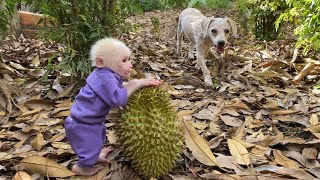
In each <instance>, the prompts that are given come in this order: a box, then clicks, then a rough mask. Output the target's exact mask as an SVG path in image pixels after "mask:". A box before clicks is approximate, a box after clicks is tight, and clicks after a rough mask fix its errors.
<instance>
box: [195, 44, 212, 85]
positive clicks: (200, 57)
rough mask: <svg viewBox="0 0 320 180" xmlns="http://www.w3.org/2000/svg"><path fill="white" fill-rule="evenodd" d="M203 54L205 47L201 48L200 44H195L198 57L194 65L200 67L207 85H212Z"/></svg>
mask: <svg viewBox="0 0 320 180" xmlns="http://www.w3.org/2000/svg"><path fill="white" fill-rule="evenodd" d="M204 55H205V48H202V47H201V45H197V58H198V63H197V65H196V67H198V68H200V69H201V71H202V74H203V77H204V82H205V83H206V84H207V85H209V86H212V85H213V83H212V78H211V75H210V71H209V70H208V68H207V66H206V61H205V59H204Z"/></svg>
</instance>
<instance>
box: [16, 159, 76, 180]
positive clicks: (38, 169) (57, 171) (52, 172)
mask: <svg viewBox="0 0 320 180" xmlns="http://www.w3.org/2000/svg"><path fill="white" fill-rule="evenodd" d="M20 164H21V166H22V167H23V168H24V169H25V170H27V171H30V172H33V173H38V174H41V175H43V176H49V177H61V178H63V177H69V176H74V175H75V174H74V173H73V172H72V171H70V170H69V169H67V168H66V167H64V166H62V165H60V164H58V163H56V162H55V161H53V160H51V159H47V158H44V157H40V156H29V157H27V158H24V159H22V160H21V161H20Z"/></svg>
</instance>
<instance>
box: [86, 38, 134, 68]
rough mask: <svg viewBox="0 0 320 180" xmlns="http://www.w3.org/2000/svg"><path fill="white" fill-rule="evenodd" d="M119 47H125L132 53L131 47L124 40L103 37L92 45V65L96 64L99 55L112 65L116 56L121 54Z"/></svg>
mask: <svg viewBox="0 0 320 180" xmlns="http://www.w3.org/2000/svg"><path fill="white" fill-rule="evenodd" d="M119 49H125V50H126V51H128V52H129V53H130V49H129V48H128V46H126V45H125V43H123V42H122V41H120V40H118V39H114V38H109V37H106V38H103V39H100V40H98V41H97V42H96V43H95V44H94V45H92V47H91V50H90V60H91V65H92V66H96V59H97V57H101V58H102V59H103V60H104V61H105V63H106V64H107V65H108V66H110V65H111V64H112V63H113V61H114V58H115V57H116V56H118V55H119V53H122V52H121V51H120V52H119Z"/></svg>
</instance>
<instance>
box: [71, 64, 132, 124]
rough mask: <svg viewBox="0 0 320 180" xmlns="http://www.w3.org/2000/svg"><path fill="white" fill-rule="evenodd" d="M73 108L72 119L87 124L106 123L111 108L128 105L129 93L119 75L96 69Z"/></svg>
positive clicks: (104, 69) (77, 97)
mask: <svg viewBox="0 0 320 180" xmlns="http://www.w3.org/2000/svg"><path fill="white" fill-rule="evenodd" d="M86 82H87V83H86V85H85V86H84V87H83V88H81V90H80V92H79V94H78V95H77V96H76V99H75V103H74V104H73V106H72V107H71V117H72V118H74V119H76V120H77V121H80V122H82V123H86V124H98V123H102V122H104V121H105V117H106V115H107V114H108V113H109V111H110V110H111V108H115V107H120V106H124V105H126V104H127V100H128V98H127V97H128V92H127V89H126V88H124V87H123V85H122V84H123V81H122V79H121V77H120V76H119V75H117V74H116V73H114V72H113V71H112V70H110V69H108V68H96V69H95V70H94V71H93V72H92V73H91V74H90V75H89V76H88V78H87V79H86Z"/></svg>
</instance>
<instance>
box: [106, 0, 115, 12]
mask: <svg viewBox="0 0 320 180" xmlns="http://www.w3.org/2000/svg"><path fill="white" fill-rule="evenodd" d="M115 8H116V0H109V6H108V12H109V13H110V14H112V15H114V13H115V11H116V9H115Z"/></svg>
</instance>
